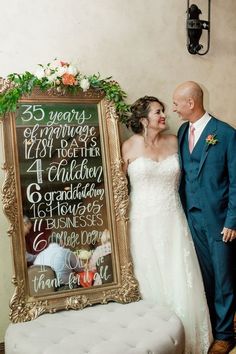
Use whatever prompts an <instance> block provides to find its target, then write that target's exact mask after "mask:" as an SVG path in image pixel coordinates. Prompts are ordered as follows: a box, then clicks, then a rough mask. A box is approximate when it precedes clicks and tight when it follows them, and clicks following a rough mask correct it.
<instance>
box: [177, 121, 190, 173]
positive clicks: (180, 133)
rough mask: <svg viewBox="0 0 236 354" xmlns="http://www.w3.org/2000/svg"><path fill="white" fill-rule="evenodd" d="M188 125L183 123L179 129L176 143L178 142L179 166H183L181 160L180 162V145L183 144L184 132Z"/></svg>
mask: <svg viewBox="0 0 236 354" xmlns="http://www.w3.org/2000/svg"><path fill="white" fill-rule="evenodd" d="M188 127H189V123H184V124H183V125H182V126H181V127H180V130H179V139H178V143H179V152H180V153H179V162H180V168H181V169H182V168H183V162H182V154H181V145H182V144H183V138H184V136H185V132H186V130H187V129H188Z"/></svg>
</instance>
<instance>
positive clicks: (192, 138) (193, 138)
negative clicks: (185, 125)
mask: <svg viewBox="0 0 236 354" xmlns="http://www.w3.org/2000/svg"><path fill="white" fill-rule="evenodd" d="M194 130H195V128H194V126H193V125H190V133H189V139H188V146H189V151H190V154H191V153H192V151H193V148H194V140H195V136H194Z"/></svg>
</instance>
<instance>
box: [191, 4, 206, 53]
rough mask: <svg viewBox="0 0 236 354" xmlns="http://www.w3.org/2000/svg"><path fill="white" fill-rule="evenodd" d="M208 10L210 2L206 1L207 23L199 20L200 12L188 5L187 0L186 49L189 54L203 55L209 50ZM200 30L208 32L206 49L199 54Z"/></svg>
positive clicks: (195, 7)
mask: <svg viewBox="0 0 236 354" xmlns="http://www.w3.org/2000/svg"><path fill="white" fill-rule="evenodd" d="M210 10H211V0H208V21H204V20H200V19H199V15H200V14H201V13H202V11H201V10H200V9H199V8H198V7H197V5H195V4H192V5H191V6H190V5H189V0H187V23H186V24H187V48H188V51H189V53H190V54H199V55H205V54H206V53H207V52H208V50H209V48H210ZM202 30H206V31H207V32H208V36H207V48H206V49H205V50H203V51H202V52H201V49H203V45H202V44H200V43H199V41H200V38H201V35H202Z"/></svg>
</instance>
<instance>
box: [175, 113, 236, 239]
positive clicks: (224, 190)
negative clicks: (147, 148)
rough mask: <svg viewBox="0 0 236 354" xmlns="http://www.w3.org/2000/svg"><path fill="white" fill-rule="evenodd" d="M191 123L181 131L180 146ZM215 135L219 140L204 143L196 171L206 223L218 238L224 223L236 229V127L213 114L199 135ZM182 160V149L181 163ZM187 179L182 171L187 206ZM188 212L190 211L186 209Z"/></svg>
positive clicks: (182, 195)
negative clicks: (214, 142)
mask: <svg viewBox="0 0 236 354" xmlns="http://www.w3.org/2000/svg"><path fill="white" fill-rule="evenodd" d="M188 127H189V123H188V122H186V123H184V124H183V125H182V126H181V127H180V129H179V132H178V138H179V149H180V151H181V144H182V143H183V137H184V136H185V132H187V129H188ZM210 134H211V135H215V138H216V139H217V143H216V144H215V145H208V144H207V143H205V146H204V149H203V152H202V156H201V160H200V164H199V169H198V175H197V183H198V187H199V188H198V193H199V195H198V197H199V200H200V203H201V209H202V212H203V215H204V217H205V220H206V226H207V229H208V231H209V232H210V233H211V234H214V237H215V238H217V239H219V238H220V239H222V235H221V234H220V233H221V231H222V229H223V227H227V228H230V229H236V130H235V129H234V128H233V127H231V126H230V125H228V124H227V123H224V122H222V121H220V120H218V119H216V118H214V117H212V118H211V120H210V121H209V122H208V124H207V126H206V127H205V129H204V131H203V133H202V135H201V137H200V139H204V141H206V138H207V136H208V135H210ZM182 164H183V161H182V157H181V153H180V166H181V167H182ZM185 183H186V181H185V179H184V174H183V175H182V179H181V184H180V196H181V200H182V203H183V206H184V207H185V198H186V195H185ZM186 212H187V211H186Z"/></svg>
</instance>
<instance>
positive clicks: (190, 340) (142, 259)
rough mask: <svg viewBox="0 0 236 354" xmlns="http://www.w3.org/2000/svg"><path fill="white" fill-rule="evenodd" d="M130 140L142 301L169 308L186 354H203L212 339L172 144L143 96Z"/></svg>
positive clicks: (157, 109)
mask: <svg viewBox="0 0 236 354" xmlns="http://www.w3.org/2000/svg"><path fill="white" fill-rule="evenodd" d="M131 113H132V115H131V117H130V122H129V124H130V128H131V129H132V131H133V132H134V135H133V136H131V137H130V138H129V139H128V140H126V141H125V142H124V143H123V145H122V156H123V160H124V169H125V173H127V174H128V178H129V181H130V185H131V193H130V214H129V219H130V223H129V232H130V238H131V240H130V242H131V253H132V258H133V264H134V272H135V275H136V278H137V280H138V282H139V287H140V292H141V295H142V298H143V299H146V300H149V301H153V302H155V303H157V304H160V305H163V306H168V307H169V308H171V309H172V310H174V311H175V313H176V314H177V315H178V316H179V317H180V319H181V320H182V322H183V325H184V328H185V353H186V354H205V353H207V350H208V348H209V346H210V344H211V341H212V334H211V325H210V318H209V313H208V307H207V302H206V298H205V293H204V288H203V282H202V278H201V273H200V268H199V265H198V261H197V256H196V253H195V249H194V246H193V242H192V239H191V235H190V231H189V228H188V225H187V221H186V218H185V214H184V211H183V209H182V206H181V203H180V199H179V195H178V187H179V177H180V168H179V163H178V154H177V150H178V146H177V138H176V136H174V135H167V134H163V131H164V130H165V129H166V117H165V114H164V105H163V103H162V102H160V101H159V100H158V99H157V98H155V97H152V96H145V97H142V98H140V99H138V100H137V101H136V102H135V103H134V104H133V105H132V106H131Z"/></svg>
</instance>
